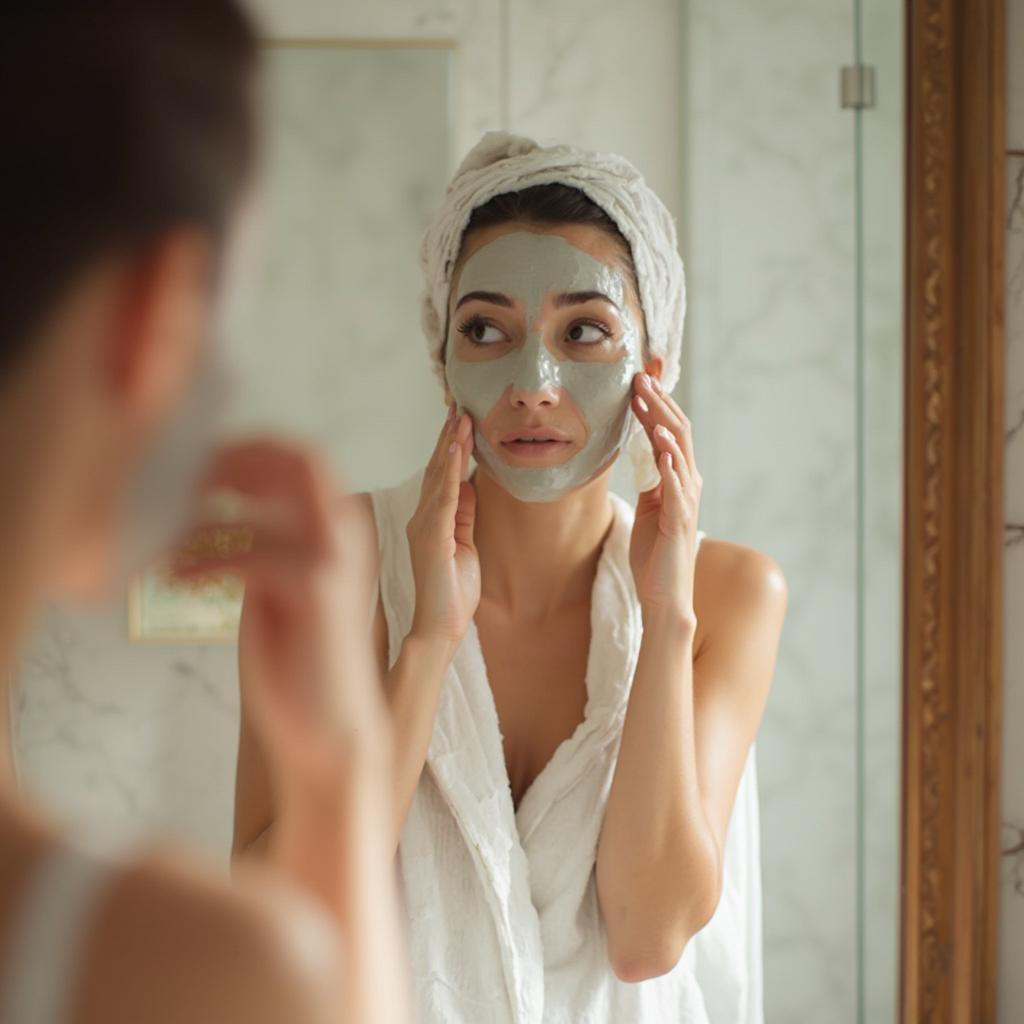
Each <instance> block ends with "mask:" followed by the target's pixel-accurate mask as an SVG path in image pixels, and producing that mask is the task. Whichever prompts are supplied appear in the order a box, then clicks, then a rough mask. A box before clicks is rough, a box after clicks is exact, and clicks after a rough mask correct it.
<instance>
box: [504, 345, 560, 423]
mask: <svg viewBox="0 0 1024 1024" xmlns="http://www.w3.org/2000/svg"><path fill="white" fill-rule="evenodd" d="M561 389H562V381H561V372H560V370H559V367H558V360H557V359H555V358H554V356H552V354H551V353H550V352H549V351H548V348H547V346H546V345H545V344H544V342H543V340H542V339H541V337H540V333H539V332H531V334H530V335H529V336H528V337H527V339H526V343H525V344H524V345H523V347H522V349H521V350H520V353H519V365H518V367H517V368H516V374H515V377H514V378H513V380H512V386H511V389H510V391H509V401H511V403H512V404H513V405H514V406H517V407H520V408H525V409H539V408H542V407H544V406H549V407H551V406H556V405H558V395H559V392H560V391H561Z"/></svg>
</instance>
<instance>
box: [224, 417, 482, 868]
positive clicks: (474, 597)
mask: <svg viewBox="0 0 1024 1024" xmlns="http://www.w3.org/2000/svg"><path fill="white" fill-rule="evenodd" d="M472 444H473V442H472V422H471V421H470V418H469V416H468V415H464V416H462V417H461V418H456V417H453V416H452V415H451V414H449V417H448V419H447V420H446V421H445V424H444V427H443V428H442V430H441V432H440V435H439V437H438V441H437V445H436V447H435V449H434V452H433V454H432V456H431V458H430V461H429V462H428V464H427V467H426V469H425V471H424V475H423V484H422V489H421V494H420V501H419V504H418V507H417V509H416V511H415V513H414V514H413V517H412V519H411V520H410V522H409V524H408V528H407V531H406V533H407V537H408V543H409V549H410V555H411V558H412V564H413V575H414V578H415V585H416V610H415V614H414V617H413V623H412V628H411V629H410V631H409V634H408V635H407V636H406V637H405V638H404V640H403V641H402V646H401V649H400V651H399V655H398V658H397V659H396V661H395V664H394V665H393V666H392V667H391V668H390V669H389V668H388V660H389V659H388V632H387V623H386V621H385V617H384V608H383V604H382V601H381V600H380V598H378V602H377V608H376V612H375V614H374V620H373V648H374V650H375V651H376V658H377V665H378V670H379V673H380V676H381V677H382V681H383V691H384V697H385V702H386V706H387V710H388V713H389V718H390V722H391V727H392V728H391V733H392V736H393V742H392V744H391V746H392V750H393V761H392V764H391V766H390V768H391V771H390V779H391V791H390V794H389V796H390V799H389V800H388V806H389V807H390V809H391V818H390V821H389V826H388V834H389V837H390V839H389V856H391V855H393V854H394V851H395V849H397V846H398V841H399V837H400V835H401V832H402V827H403V825H404V823H405V819H406V816H407V815H408V812H409V805H410V804H411V802H412V797H413V793H414V792H415V790H416V786H417V784H418V783H419V779H420V775H421V774H422V772H423V765H424V763H425V761H426V757H427V749H428V747H429V746H430V738H431V735H432V734H433V728H434V717H435V715H436V713H437V705H438V701H439V699H440V696H441V685H442V682H443V680H444V674H445V672H446V670H447V668H448V665H449V663H450V661H451V659H452V656H453V655H454V653H455V650H456V649H457V647H458V645H459V642H460V641H461V639H462V636H463V635H464V634H465V631H466V628H467V627H468V624H469V620H470V619H471V618H472V616H473V613H474V611H475V609H476V605H477V603H478V601H479V594H480V572H479V563H478V561H477V557H476V550H475V548H474V546H473V517H474V507H475V494H474V492H473V488H472V485H471V484H469V483H467V482H465V481H464V479H463V478H464V476H465V474H466V469H467V466H468V462H469V456H470V452H471V450H472ZM357 498H358V502H357V505H356V509H358V511H359V514H360V516H361V517H362V518H363V520H364V531H365V532H366V533H367V534H371V533H374V532H375V526H374V521H373V509H372V505H371V502H370V497H369V495H358V496H357ZM374 551H376V544H374ZM378 573H379V567H378V566H377V565H376V563H374V565H373V575H374V576H376V575H377V574H378ZM368 601H369V588H368V590H367V602H368ZM250 634H251V630H250V629H249V628H248V626H247V613H246V609H245V607H243V610H242V627H241V630H240V636H239V647H240V653H239V669H240V675H241V681H242V694H243V699H242V726H241V734H240V737H239V747H238V771H237V776H236V788H235V829H234V842H233V854H234V856H235V857H241V856H243V855H245V854H247V853H249V854H256V855H258V856H264V855H266V854H267V853H268V852H269V851H270V849H271V848H272V845H273V837H274V833H275V832H276V831H277V829H278V824H277V816H278V811H277V809H276V807H275V799H274V794H273V792H272V789H271V786H270V784H269V779H268V776H267V771H266V767H265V762H264V757H263V754H262V752H261V749H260V743H259V739H258V737H257V736H255V735H254V734H253V730H252V728H251V725H250V722H249V716H248V715H247V714H246V710H245V709H246V701H245V693H246V689H247V683H246V679H247V677H248V676H250V675H252V674H253V673H255V672H257V671H258V670H259V666H258V661H257V659H256V658H255V657H254V655H253V653H252V652H251V650H250V648H251V647H252V646H253V643H252V639H251V635H250Z"/></svg>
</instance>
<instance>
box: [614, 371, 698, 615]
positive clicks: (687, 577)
mask: <svg viewBox="0 0 1024 1024" xmlns="http://www.w3.org/2000/svg"><path fill="white" fill-rule="evenodd" d="M633 386H634V388H635V394H634V396H633V411H634V412H635V413H636V416H637V419H639V420H640V423H641V425H642V426H643V428H644V430H645V431H646V433H647V437H648V439H649V440H650V442H651V445H652V447H653V448H654V456H655V460H656V461H657V464H658V474H659V476H660V477H661V480H660V481H659V483H658V484H657V486H655V487H653V488H652V489H651V490H649V491H644V492H643V493H642V494H641V495H640V496H639V498H638V500H637V507H636V519H635V521H634V524H633V535H632V537H631V539H630V546H629V560H630V565H631V566H632V569H633V578H634V580H635V581H636V589H637V596H638V597H639V599H640V606H641V608H642V609H643V612H644V615H645V616H647V615H648V614H649V613H653V612H655V611H658V612H668V613H670V614H672V615H675V616H681V617H683V618H685V619H689V620H692V619H694V618H695V613H694V608H693V578H694V563H695V561H696V553H697V517H698V513H699V510H700V495H701V487H702V484H703V481H702V479H701V475H700V473H699V472H698V470H697V465H696V462H695V461H694V456H693V435H692V433H691V430H690V421H689V420H688V419H687V418H686V416H685V415H684V414H683V411H682V410H681V409H680V408H679V406H678V405H677V404H676V402H675V401H674V400H673V398H672V396H671V395H669V394H667V393H666V392H665V391H664V389H663V388H662V387H661V384H660V382H659V381H658V380H657V379H656V378H654V377H649V376H648V375H647V374H642V373H641V374H637V376H636V377H635V378H634V381H633Z"/></svg>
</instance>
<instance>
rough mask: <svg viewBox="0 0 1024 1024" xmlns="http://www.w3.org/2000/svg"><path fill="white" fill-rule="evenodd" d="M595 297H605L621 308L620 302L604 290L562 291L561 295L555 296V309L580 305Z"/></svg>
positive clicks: (607, 300) (606, 300)
mask: <svg viewBox="0 0 1024 1024" xmlns="http://www.w3.org/2000/svg"><path fill="white" fill-rule="evenodd" d="M594 299H603V300H604V301H605V302H610V303H611V304H612V305H613V306H614V307H615V308H616V309H618V308H619V304H618V303H617V302H616V301H615V300H614V299H612V298H611V296H609V295H605V293H604V292H562V294H561V295H556V296H555V309H562V307H564V306H578V305H581V304H582V303H584V302H591V301H593V300H594Z"/></svg>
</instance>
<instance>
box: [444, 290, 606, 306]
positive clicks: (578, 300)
mask: <svg viewBox="0 0 1024 1024" xmlns="http://www.w3.org/2000/svg"><path fill="white" fill-rule="evenodd" d="M594 299H601V300H603V301H604V302H610V303H611V304H612V305H613V306H614V307H615V308H616V309H618V308H619V304H618V303H617V302H616V301H615V300H614V299H613V298H611V296H609V295H605V293H604V292H562V293H561V294H560V295H556V296H555V309H562V308H564V307H565V306H579V305H582V304H583V303H584V302H592V301H593V300H594ZM473 301H478V302H489V303H490V304H491V305H492V306H503V307H504V308H505V309H513V308H515V303H514V302H513V301H512V300H511V299H510V298H509V297H508V296H507V295H503V294H502V293H501V292H481V291H476V292H466V294H465V295H463V296H462V298H461V299H459V301H458V302H457V303H456V304H455V308H456V309H459V308H460V307H461V306H463V305H464V304H465V303H467V302H473Z"/></svg>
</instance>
